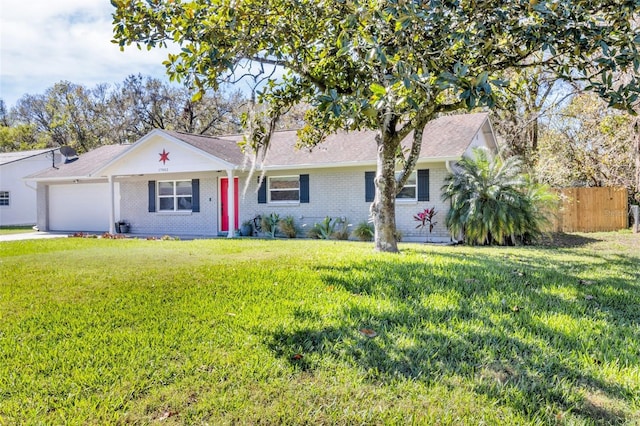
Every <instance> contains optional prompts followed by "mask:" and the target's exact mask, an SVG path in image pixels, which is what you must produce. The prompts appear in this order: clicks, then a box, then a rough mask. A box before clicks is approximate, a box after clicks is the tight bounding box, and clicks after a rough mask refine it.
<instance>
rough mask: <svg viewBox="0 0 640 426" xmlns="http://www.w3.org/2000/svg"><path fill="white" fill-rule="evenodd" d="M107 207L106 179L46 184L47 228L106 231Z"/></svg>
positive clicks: (107, 227) (107, 185)
mask: <svg viewBox="0 0 640 426" xmlns="http://www.w3.org/2000/svg"><path fill="white" fill-rule="evenodd" d="M116 199H117V198H116ZM109 208H110V207H109V184H108V183H76V184H71V185H51V186H50V187H49V229H50V230H52V231H92V232H105V231H108V230H109Z"/></svg>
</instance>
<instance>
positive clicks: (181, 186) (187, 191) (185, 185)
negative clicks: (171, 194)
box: [176, 180, 191, 195]
mask: <svg viewBox="0 0 640 426" xmlns="http://www.w3.org/2000/svg"><path fill="white" fill-rule="evenodd" d="M176 195H191V181H190V180H187V181H184V180H183V181H180V182H176Z"/></svg>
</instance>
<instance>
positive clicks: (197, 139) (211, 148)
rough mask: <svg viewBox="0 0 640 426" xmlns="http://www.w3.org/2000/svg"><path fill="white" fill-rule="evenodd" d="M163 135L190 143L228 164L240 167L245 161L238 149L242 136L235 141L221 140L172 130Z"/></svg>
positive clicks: (232, 139)
mask: <svg viewBox="0 0 640 426" xmlns="http://www.w3.org/2000/svg"><path fill="white" fill-rule="evenodd" d="M163 133H166V134H168V135H170V136H173V137H174V138H176V139H179V140H181V141H182V142H185V143H188V144H189V145H191V146H193V147H195V148H198V149H199V150H201V151H204V152H206V153H207V154H210V155H213V156H214V157H217V158H219V159H221V160H224V161H226V162H227V163H231V164H236V165H239V164H242V162H243V161H244V154H243V153H242V151H241V150H240V148H239V147H238V141H239V140H241V139H242V137H241V136H240V137H239V138H235V139H234V138H220V137H215V136H203V135H194V134H191V133H182V132H175V131H171V130H163Z"/></svg>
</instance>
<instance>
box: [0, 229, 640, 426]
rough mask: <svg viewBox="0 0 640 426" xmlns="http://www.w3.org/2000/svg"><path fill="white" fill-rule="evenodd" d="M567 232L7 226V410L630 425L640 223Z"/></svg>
mask: <svg viewBox="0 0 640 426" xmlns="http://www.w3.org/2000/svg"><path fill="white" fill-rule="evenodd" d="M576 238H577V240H576V241H572V243H571V244H569V246H567V247H562V248H553V247H538V248H470V247H439V246H427V245H419V244H402V245H401V249H402V252H401V253H400V254H397V255H392V254H378V253H374V252H373V251H372V244H371V243H351V242H343V241H340V242H336V241H318V240H314V241H309V240H286V241H285V240H269V241H265V240H253V239H242V240H231V241H230V240H226V239H220V240H209V241H144V240H102V239H97V240H96V239H80V238H68V239H56V240H46V241H45V240H33V241H17V242H5V243H2V245H1V246H0V261H1V263H0V268H1V270H0V271H1V274H2V276H1V281H0V282H1V284H0V424H5V423H6V424H34V423H40V424H113V423H120V424H122V423H134V424H138V423H142V424H146V423H159V422H162V423H163V424H167V423H168V424H194V423H195V424H200V423H210V424H232V423H242V424H247V423H248V424H252V423H260V424H304V423H307V424H362V423H366V424H411V423H413V424H452V425H458V424H474V425H475V424H483V423H484V424H541V425H544V424H594V425H595V424H629V425H631V424H638V423H640V414H638V413H639V412H640V308H639V306H640V268H638V264H640V250H638V248H639V247H640V239H639V238H638V235H633V234H630V233H628V232H625V233H614V234H591V235H587V236H578V237H576ZM575 244H579V246H575ZM365 328H366V329H372V330H374V331H375V332H376V333H377V336H375V337H373V338H369V337H366V336H365V335H363V334H362V333H361V332H360V331H359V330H361V329H365Z"/></svg>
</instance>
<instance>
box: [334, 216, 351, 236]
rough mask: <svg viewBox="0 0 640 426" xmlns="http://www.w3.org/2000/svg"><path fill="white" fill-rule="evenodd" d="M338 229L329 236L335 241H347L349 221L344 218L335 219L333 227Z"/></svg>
mask: <svg viewBox="0 0 640 426" xmlns="http://www.w3.org/2000/svg"><path fill="white" fill-rule="evenodd" d="M338 225H340V227H339V228H338V229H337V230H336V231H335V232H334V233H333V234H332V235H331V236H332V237H333V238H335V239H336V240H348V239H349V221H348V220H347V219H346V218H344V219H343V218H336V219H335V226H338Z"/></svg>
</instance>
